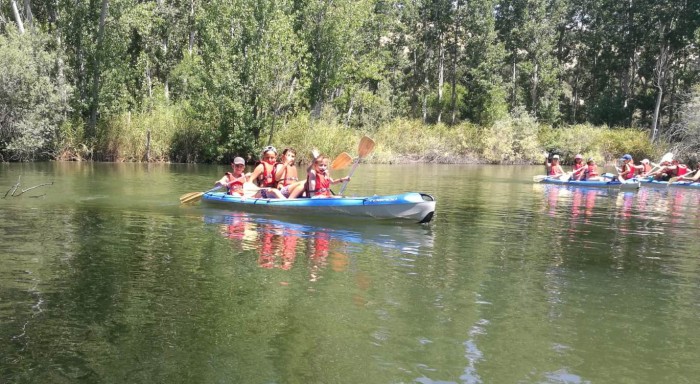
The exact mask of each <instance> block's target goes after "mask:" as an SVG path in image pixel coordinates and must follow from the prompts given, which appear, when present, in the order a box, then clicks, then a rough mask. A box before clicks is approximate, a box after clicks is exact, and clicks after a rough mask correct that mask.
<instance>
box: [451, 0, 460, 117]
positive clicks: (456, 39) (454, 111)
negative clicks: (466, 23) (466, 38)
mask: <svg viewBox="0 0 700 384" xmlns="http://www.w3.org/2000/svg"><path fill="white" fill-rule="evenodd" d="M460 21H461V20H460V17H459V0H457V1H456V2H455V24H454V29H455V31H454V40H453V42H452V79H451V82H450V86H451V87H452V90H451V93H452V94H451V95H450V110H451V111H452V116H451V118H450V124H451V125H454V124H455V121H456V120H457V52H459V48H458V47H457V44H458V42H459V23H460Z"/></svg>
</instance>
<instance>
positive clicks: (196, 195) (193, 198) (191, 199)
mask: <svg viewBox="0 0 700 384" xmlns="http://www.w3.org/2000/svg"><path fill="white" fill-rule="evenodd" d="M219 188H221V186H220V185H218V186H216V187H214V188H212V189H210V190H208V191H206V192H189V193H185V194H184V195H182V196H180V204H189V203H195V202H197V201H199V199H201V198H202V195H204V194H205V193H209V192H214V191H216V190H217V189H219Z"/></svg>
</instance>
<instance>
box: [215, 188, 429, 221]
mask: <svg viewBox="0 0 700 384" xmlns="http://www.w3.org/2000/svg"><path fill="white" fill-rule="evenodd" d="M202 202H203V203H206V204H210V205H218V206H226V207H229V208H230V209H235V210H241V211H247V212H257V213H270V214H277V215H304V216H307V215H308V216H332V217H351V218H371V219H380V220H401V221H412V222H417V223H427V222H429V221H430V220H432V218H433V215H434V213H435V198H433V196H431V195H428V194H425V193H418V192H407V193H402V194H398V195H386V196H378V195H374V196H366V197H338V198H321V199H307V198H300V199H263V198H252V197H248V198H241V197H239V196H231V195H227V194H226V193H224V192H207V193H205V194H204V195H202Z"/></svg>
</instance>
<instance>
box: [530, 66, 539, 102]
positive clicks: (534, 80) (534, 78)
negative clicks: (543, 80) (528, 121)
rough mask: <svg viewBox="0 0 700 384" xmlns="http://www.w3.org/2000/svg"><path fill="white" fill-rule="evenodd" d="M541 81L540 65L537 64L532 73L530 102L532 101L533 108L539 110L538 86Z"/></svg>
mask: <svg viewBox="0 0 700 384" xmlns="http://www.w3.org/2000/svg"><path fill="white" fill-rule="evenodd" d="M539 83H540V65H539V63H538V64H535V71H534V73H533V74H532V88H530V102H532V110H533V111H535V113H536V111H537V87H538V86H539Z"/></svg>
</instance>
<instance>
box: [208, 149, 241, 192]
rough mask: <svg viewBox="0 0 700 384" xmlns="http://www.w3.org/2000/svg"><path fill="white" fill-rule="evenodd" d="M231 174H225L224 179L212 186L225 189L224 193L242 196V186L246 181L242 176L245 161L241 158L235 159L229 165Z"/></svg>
mask: <svg viewBox="0 0 700 384" xmlns="http://www.w3.org/2000/svg"><path fill="white" fill-rule="evenodd" d="M231 167H232V168H233V173H231V172H226V174H224V177H222V178H221V179H220V180H219V181H217V182H216V184H214V185H215V186H217V187H226V193H227V194H229V195H234V196H244V192H243V186H244V185H245V183H246V181H247V180H248V179H247V178H246V176H245V175H244V174H243V170H245V160H243V158H242V157H236V158H235V159H233V163H231Z"/></svg>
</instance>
